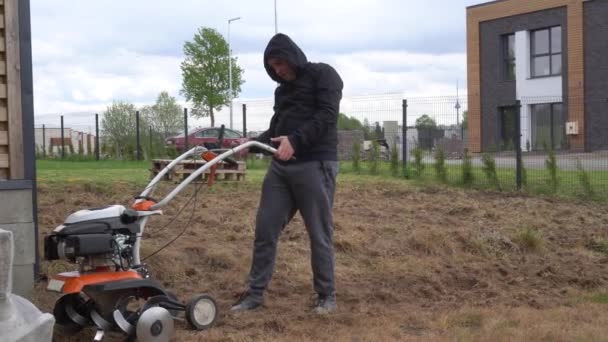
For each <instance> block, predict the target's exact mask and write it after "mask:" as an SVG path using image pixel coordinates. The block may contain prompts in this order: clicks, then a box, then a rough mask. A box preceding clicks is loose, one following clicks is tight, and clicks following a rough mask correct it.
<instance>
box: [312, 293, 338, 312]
mask: <svg viewBox="0 0 608 342" xmlns="http://www.w3.org/2000/svg"><path fill="white" fill-rule="evenodd" d="M337 308H338V304H336V296H321V295H319V297H318V298H317V302H316V304H315V308H314V309H313V311H314V312H315V313H316V314H319V315H326V314H328V313H330V312H332V311H335V310H336V309H337Z"/></svg>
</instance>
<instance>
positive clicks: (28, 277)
mask: <svg viewBox="0 0 608 342" xmlns="http://www.w3.org/2000/svg"><path fill="white" fill-rule="evenodd" d="M33 288H34V265H33V264H27V265H13V293H14V294H18V295H20V296H23V297H26V296H28V295H29V294H30V292H31V291H32V289H33Z"/></svg>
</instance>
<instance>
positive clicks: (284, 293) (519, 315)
mask: <svg viewBox="0 0 608 342" xmlns="http://www.w3.org/2000/svg"><path fill="white" fill-rule="evenodd" d="M136 190H137V189H136V188H132V187H130V186H128V185H114V186H109V187H108V188H104V189H98V188H96V187H85V186H82V185H78V184H76V185H70V186H59V185H44V184H43V185H41V189H40V192H39V201H40V205H39V210H40V215H39V217H40V220H39V222H40V234H41V236H44V235H45V234H48V233H49V232H50V231H51V230H52V228H53V227H54V226H56V225H58V224H60V223H61V222H62V221H63V219H64V218H65V216H67V215H68V214H69V213H71V212H73V211H74V210H76V209H78V208H83V207H95V206H99V205H103V204H110V203H129V201H130V200H131V198H132V196H133V195H134V194H135V193H136ZM165 190H166V189H165ZM161 192H162V191H161ZM258 197H259V187H258V186H256V185H252V184H248V183H244V184H238V185H232V186H222V185H219V186H218V187H216V188H215V190H214V191H212V192H206V193H205V196H204V197H203V198H204V199H203V200H201V201H199V205H198V206H197V208H196V211H195V213H194V217H193V221H192V224H191V225H190V226H189V228H188V231H187V233H186V234H185V236H184V237H182V238H181V239H179V240H178V241H177V242H176V243H175V244H174V245H173V246H171V247H169V248H168V249H167V250H165V251H163V252H162V253H160V254H159V255H157V256H156V257H154V258H152V259H150V260H149V266H150V268H151V270H152V273H153V277H154V278H156V279H157V280H159V281H160V282H161V283H162V284H163V285H164V286H166V287H167V288H169V289H171V290H172V291H174V292H175V293H176V294H177V295H178V296H179V297H180V298H182V299H188V298H190V297H192V296H193V295H195V294H197V293H209V294H211V295H213V296H214V297H215V298H216V299H217V300H218V303H219V304H220V309H221V310H222V312H223V313H222V315H221V318H220V321H219V323H218V325H217V326H216V327H214V328H212V329H211V330H209V331H206V332H193V331H190V330H187V329H186V328H185V326H184V325H183V324H181V323H180V324H179V330H178V340H179V341H198V340H214V341H250V340H265V341H274V340H293V341H301V340H332V341H380V340H383V341H384V340H438V341H444V340H450V341H453V340H479V341H490V340H491V341H494V340H497V341H501V340H505V341H506V340H534V341H536V340H552V341H553V340H557V341H559V340H602V339H606V337H605V336H606V335H605V326H606V324H607V323H608V322H607V321H608V313H606V306H605V304H603V303H606V300H605V293H606V288H608V273H607V272H606V270H607V266H606V265H608V256H607V255H606V253H604V252H603V251H602V250H599V249H598V248H596V247H594V246H596V245H597V242H598V241H602V239H606V235H605V234H606V228H607V227H608V209H607V208H606V207H605V206H601V205H598V204H585V203H582V202H563V201H557V200H547V199H536V198H530V197H519V196H514V195H510V196H509V195H507V196H505V195H504V194H495V193H485V192H472V191H471V192H467V191H463V190H448V189H427V190H420V189H416V188H412V187H408V186H406V185H401V184H397V183H394V182H393V183H383V182H378V183H369V184H362V183H350V182H343V183H341V184H339V186H338V193H337V195H336V205H335V208H336V209H335V247H336V251H337V256H336V259H337V260H336V262H337V265H336V273H337V285H338V300H339V310H338V311H337V312H336V313H335V314H333V315H331V316H329V317H318V316H315V315H313V314H312V313H311V312H310V310H309V309H308V307H309V304H310V302H311V295H312V294H313V290H312V281H311V271H310V256H309V245H308V238H307V235H306V231H305V229H304V227H303V223H302V220H301V219H300V218H299V217H296V218H295V219H294V221H293V222H292V223H291V224H290V225H289V226H288V227H287V228H286V230H285V231H284V233H283V234H282V236H281V241H280V245H279V255H278V260H277V264H276V272H275V275H274V277H273V281H272V283H271V286H270V289H269V291H268V296H267V300H266V305H265V307H264V308H262V309H261V310H258V311H255V312H251V313H244V314H241V315H238V316H234V315H231V314H228V313H227V309H228V308H229V306H230V304H231V303H232V302H233V301H234V294H235V293H237V292H239V291H240V290H242V289H243V288H244V285H245V280H246V275H247V271H248V270H249V264H250V260H251V247H252V240H253V229H254V227H253V223H254V217H255V210H256V206H257V202H258ZM185 201H186V195H184V196H183V197H181V198H180V199H178V201H176V202H175V203H173V205H172V206H171V207H169V208H167V209H166V210H165V214H166V216H163V217H160V218H159V217H155V218H153V219H152V220H151V221H150V226H149V229H148V230H147V232H146V234H145V237H146V239H145V240H144V242H143V255H147V254H148V253H151V252H152V251H154V250H155V249H156V248H157V247H158V246H161V245H162V244H163V243H165V242H166V241H168V240H169V239H170V238H172V237H173V236H175V234H177V232H179V231H181V229H182V227H183V225H184V224H185V223H186V222H187V220H188V218H189V216H190V213H191V211H190V209H187V210H186V211H185V214H184V215H183V216H182V217H181V218H179V219H178V220H177V221H175V222H174V223H172V224H171V225H169V226H168V227H167V228H164V229H161V228H162V227H164V226H165V225H167V224H168V223H169V222H170V219H171V217H172V216H173V215H174V214H176V213H177V211H178V210H179V208H180V206H181V205H182V204H183V203H185ZM514 227H535V229H534V230H532V229H531V230H530V231H526V230H525V229H524V230H523V231H522V230H518V228H514ZM532 251H533V253H532ZM535 251H542V253H536V252H535ZM66 269H71V265H66V264H63V263H56V264H52V265H49V264H47V263H46V262H45V263H43V265H42V270H43V271H45V272H49V273H54V272H58V271H62V270H66ZM43 285H44V284H41V287H40V288H39V289H38V290H37V291H36V292H35V293H34V294H32V298H33V300H34V301H35V302H36V303H37V304H38V305H39V306H40V307H42V308H43V309H45V310H47V311H48V310H50V309H51V307H52V303H53V302H54V300H55V299H56V297H55V296H54V295H52V294H49V293H46V292H44V291H42V286H43ZM81 337H82V336H81Z"/></svg>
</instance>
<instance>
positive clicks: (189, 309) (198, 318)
mask: <svg viewBox="0 0 608 342" xmlns="http://www.w3.org/2000/svg"><path fill="white" fill-rule="evenodd" d="M217 316H218V310H217V304H216V303H215V300H214V299H213V298H211V297H210V296H208V295H199V296H196V297H194V298H193V299H192V300H191V301H190V302H189V303H188V305H186V320H188V323H190V325H191V326H192V327H193V328H194V329H196V330H205V329H208V328H209V327H211V326H212V325H213V324H214V323H215V321H216V319H217Z"/></svg>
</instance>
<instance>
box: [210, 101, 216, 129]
mask: <svg viewBox="0 0 608 342" xmlns="http://www.w3.org/2000/svg"><path fill="white" fill-rule="evenodd" d="M209 118H211V127H215V116H214V114H213V106H209Z"/></svg>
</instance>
